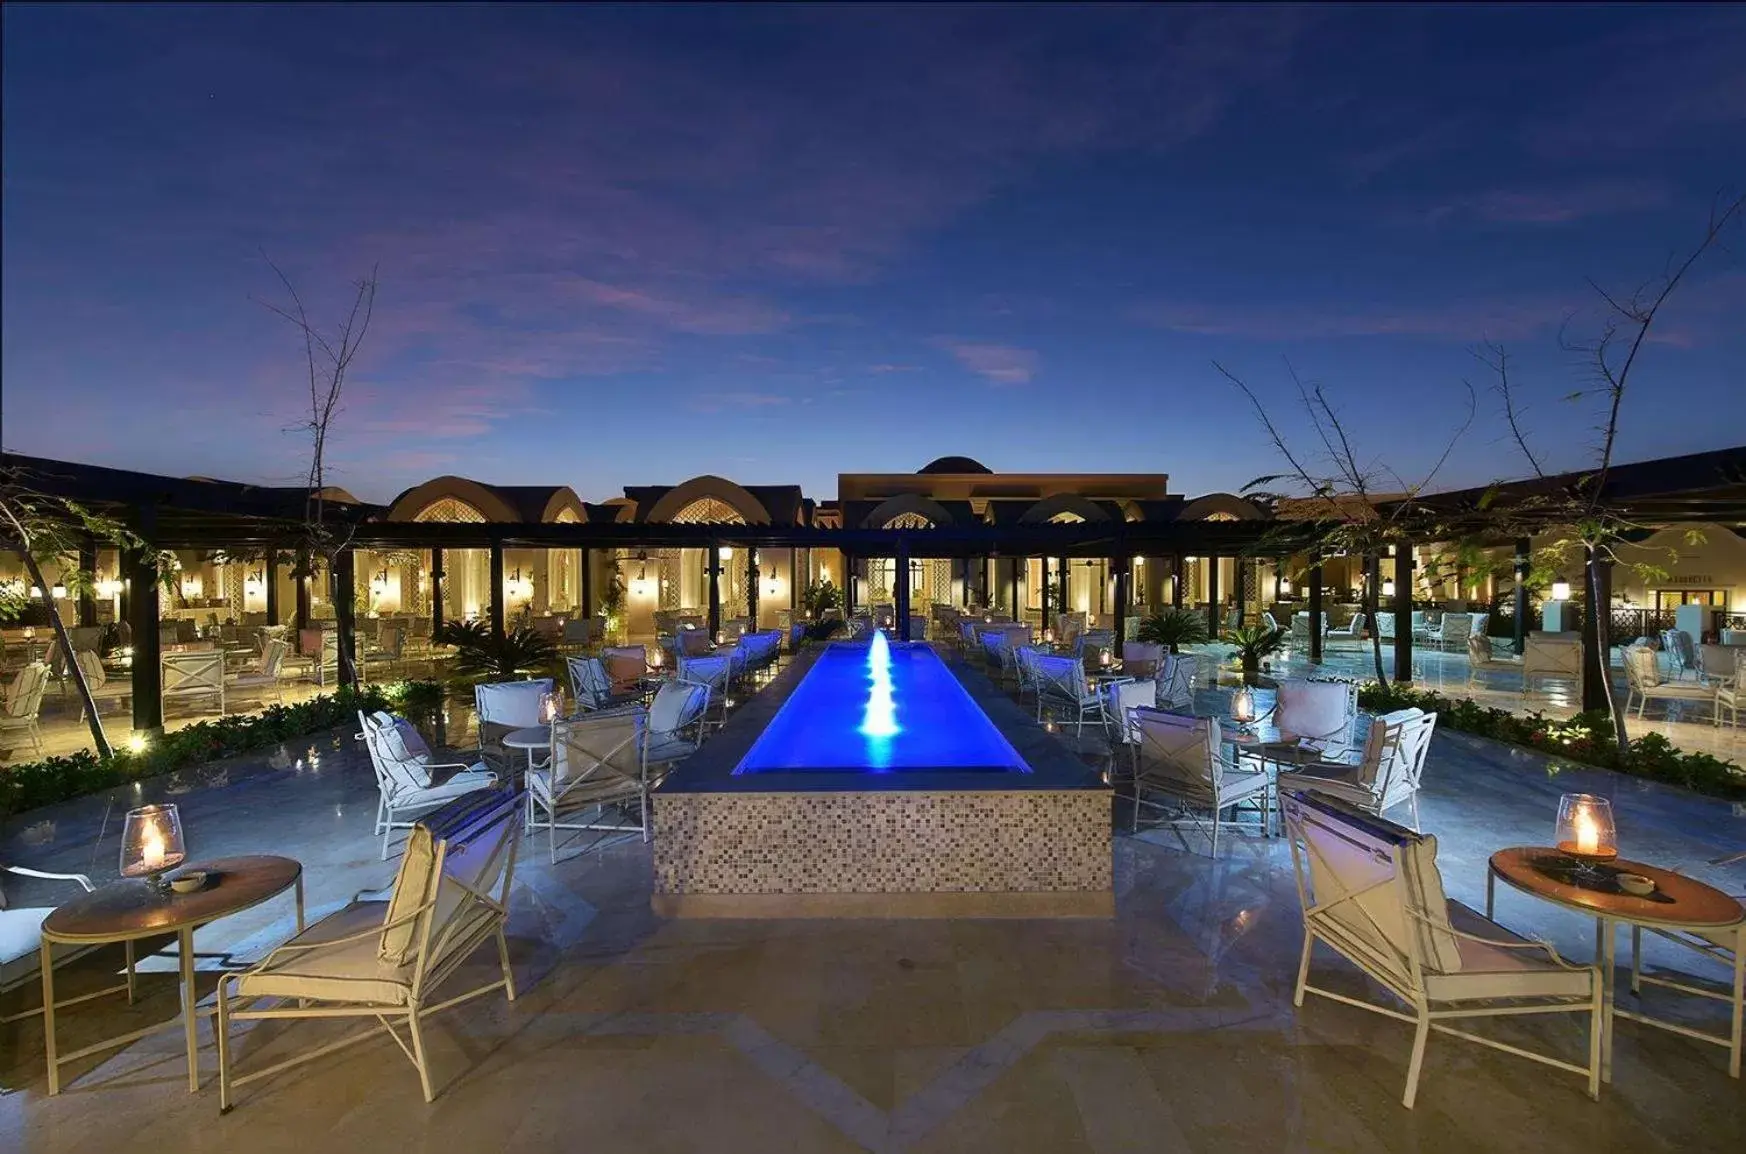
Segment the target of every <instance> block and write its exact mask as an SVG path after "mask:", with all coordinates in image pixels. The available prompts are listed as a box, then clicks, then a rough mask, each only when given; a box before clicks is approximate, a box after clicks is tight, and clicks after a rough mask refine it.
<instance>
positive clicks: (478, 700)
mask: <svg viewBox="0 0 1746 1154" xmlns="http://www.w3.org/2000/svg"><path fill="white" fill-rule="evenodd" d="M552 688H553V685H552V679H551V678H550V677H537V678H531V679H529V680H527V681H495V682H492V681H488V682H484V683H482V684H479V685H475V686H474V687H473V707H474V709H475V710H476V711H477V712H478V715H479V725H480V727H481V728H483V727H484V726H485V725H486V724H491V725H501V726H504V727H506V728H508V729H534V728H537V727H539V726H542V725H544V724H545V720H544V719H543V718H541V717H540V703H541V702H542V701H544V700H545V697H546V695H547V694H548V693H550V692H552Z"/></svg>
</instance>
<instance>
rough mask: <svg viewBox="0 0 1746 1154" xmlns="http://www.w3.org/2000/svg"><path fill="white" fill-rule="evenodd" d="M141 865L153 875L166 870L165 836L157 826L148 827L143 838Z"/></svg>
mask: <svg viewBox="0 0 1746 1154" xmlns="http://www.w3.org/2000/svg"><path fill="white" fill-rule="evenodd" d="M139 864H140V865H141V866H143V867H144V868H145V869H147V870H149V871H151V872H152V873H156V872H157V871H159V870H161V869H163V868H164V835H163V834H162V833H160V832H159V831H158V827H157V826H156V825H148V826H147V827H146V828H145V831H144V833H143V835H142V837H141V840H140V850H139Z"/></svg>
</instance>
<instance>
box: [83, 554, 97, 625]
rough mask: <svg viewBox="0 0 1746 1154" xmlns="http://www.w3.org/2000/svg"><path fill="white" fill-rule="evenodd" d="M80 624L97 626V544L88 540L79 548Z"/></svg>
mask: <svg viewBox="0 0 1746 1154" xmlns="http://www.w3.org/2000/svg"><path fill="white" fill-rule="evenodd" d="M79 573H80V575H81V576H82V577H83V578H84V580H82V581H80V582H79V624H80V625H95V624H97V588H96V586H97V542H95V541H91V540H87V541H85V542H84V543H83V544H81V545H80V546H79Z"/></svg>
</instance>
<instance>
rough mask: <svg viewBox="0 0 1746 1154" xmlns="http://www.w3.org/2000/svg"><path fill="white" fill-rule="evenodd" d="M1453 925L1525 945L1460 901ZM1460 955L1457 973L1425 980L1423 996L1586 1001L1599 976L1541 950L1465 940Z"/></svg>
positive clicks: (1452, 907) (1450, 906) (1452, 912)
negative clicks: (1567, 966) (1567, 965)
mask: <svg viewBox="0 0 1746 1154" xmlns="http://www.w3.org/2000/svg"><path fill="white" fill-rule="evenodd" d="M1445 908H1446V910H1447V912H1448V916H1449V922H1450V924H1451V925H1453V926H1454V927H1455V928H1456V929H1458V930H1460V931H1461V932H1462V933H1465V934H1477V935H1479V936H1480V937H1486V938H1494V939H1497V940H1499V941H1507V942H1526V941H1527V940H1528V939H1527V938H1524V937H1522V936H1520V935H1519V934H1513V933H1511V932H1510V931H1509V930H1506V929H1504V928H1503V927H1502V926H1500V925H1498V924H1497V923H1496V922H1493V921H1487V920H1486V919H1485V918H1484V917H1482V916H1481V915H1480V914H1478V913H1476V912H1475V911H1473V910H1471V909H1468V908H1467V907H1466V906H1464V905H1462V904H1461V903H1460V902H1457V901H1450V902H1448V903H1447V905H1446V907H1445ZM1453 940H1454V941H1455V943H1456V945H1457V948H1458V949H1459V951H1460V955H1461V961H1460V968H1459V970H1457V971H1456V972H1454V973H1443V974H1433V973H1427V974H1426V975H1425V994H1426V996H1427V997H1429V998H1430V999H1431V1000H1432V1001H1433V1002H1462V1001H1476V1000H1479V999H1484V998H1559V997H1569V998H1586V997H1589V996H1590V995H1591V994H1592V992H1593V990H1594V982H1595V981H1596V979H1597V975H1596V973H1595V971H1594V969H1593V968H1592V967H1585V968H1582V969H1575V970H1567V969H1565V968H1564V967H1563V966H1560V965H1558V964H1557V963H1556V962H1554V961H1553V960H1552V959H1551V957H1550V955H1548V954H1547V953H1546V951H1544V950H1541V949H1531V950H1517V949H1506V948H1504V947H1502V946H1492V945H1487V944H1485V943H1484V942H1475V941H1472V940H1470V939H1467V938H1455V939H1453Z"/></svg>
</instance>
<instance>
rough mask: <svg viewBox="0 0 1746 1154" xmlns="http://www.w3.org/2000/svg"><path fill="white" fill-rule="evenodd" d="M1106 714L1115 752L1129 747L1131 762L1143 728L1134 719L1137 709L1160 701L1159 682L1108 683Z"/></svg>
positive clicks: (1106, 687) (1105, 691) (1150, 706)
mask: <svg viewBox="0 0 1746 1154" xmlns="http://www.w3.org/2000/svg"><path fill="white" fill-rule="evenodd" d="M1103 692H1104V698H1105V700H1104V703H1103V713H1104V717H1105V719H1106V722H1107V726H1108V729H1109V738H1110V750H1111V752H1112V753H1114V752H1116V751H1118V750H1121V749H1127V750H1128V751H1129V758H1128V761H1129V764H1130V766H1131V765H1132V763H1133V757H1132V752H1133V750H1134V749H1135V748H1137V747H1138V745H1139V743H1140V728H1139V725H1138V724H1137V723H1136V722H1135V720H1134V710H1136V709H1151V708H1153V703H1154V702H1156V701H1157V700H1158V683H1157V682H1155V681H1111V682H1108V683H1106V684H1105V685H1104V687H1103Z"/></svg>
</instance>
